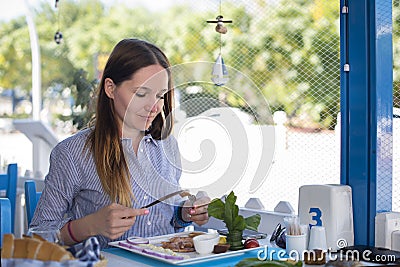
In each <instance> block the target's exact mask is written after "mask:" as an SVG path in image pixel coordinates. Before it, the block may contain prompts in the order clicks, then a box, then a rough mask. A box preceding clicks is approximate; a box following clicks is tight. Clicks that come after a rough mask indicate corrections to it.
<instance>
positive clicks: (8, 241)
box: [1, 234, 14, 259]
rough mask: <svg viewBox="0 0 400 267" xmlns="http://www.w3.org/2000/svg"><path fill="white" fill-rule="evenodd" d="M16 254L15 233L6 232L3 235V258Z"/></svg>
mask: <svg viewBox="0 0 400 267" xmlns="http://www.w3.org/2000/svg"><path fill="white" fill-rule="evenodd" d="M13 254H14V235H13V234H4V235H3V247H2V249H1V258H2V259H9V258H12V257H13Z"/></svg>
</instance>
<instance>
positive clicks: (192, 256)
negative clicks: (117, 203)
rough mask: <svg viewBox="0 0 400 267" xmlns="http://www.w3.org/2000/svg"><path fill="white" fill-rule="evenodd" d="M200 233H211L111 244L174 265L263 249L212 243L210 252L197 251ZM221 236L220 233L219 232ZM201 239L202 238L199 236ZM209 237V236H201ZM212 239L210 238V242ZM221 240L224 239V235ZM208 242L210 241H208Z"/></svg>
mask: <svg viewBox="0 0 400 267" xmlns="http://www.w3.org/2000/svg"><path fill="white" fill-rule="evenodd" d="M200 235H209V233H206V232H199V231H190V232H181V233H175V234H169V235H162V236H154V237H149V238H138V237H131V238H128V239H126V240H121V241H113V242H110V243H109V245H110V246H114V247H118V248H121V249H124V250H128V251H130V252H132V253H135V254H138V255H142V256H144V257H148V258H153V259H155V260H159V261H162V262H167V263H170V264H174V265H188V264H193V263H198V262H204V261H211V260H217V259H222V258H226V257H234V256H238V255H242V254H244V253H247V252H250V251H253V250H260V249H263V248H262V247H261V246H262V244H260V247H252V248H248V249H242V250H235V251H231V250H228V248H229V246H228V245H225V244H223V243H224V242H223V241H222V243H218V241H217V243H218V244H217V245H215V243H210V244H211V245H210V246H212V248H210V249H209V251H211V252H209V253H204V250H203V249H202V253H201V254H200V253H199V252H197V251H196V249H195V245H194V241H193V239H195V240H196V238H195V237H197V236H200ZM217 235H218V236H219V234H217ZM197 239H199V240H200V238H197ZM201 239H204V240H205V239H207V238H201ZM211 240H212V239H210V242H213V241H211ZM221 240H224V237H223V236H222V238H221ZM207 242H208V241H207Z"/></svg>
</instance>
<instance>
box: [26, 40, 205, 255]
mask: <svg viewBox="0 0 400 267" xmlns="http://www.w3.org/2000/svg"><path fill="white" fill-rule="evenodd" d="M173 101H174V91H173V86H172V78H171V72H170V64H169V62H168V59H167V57H166V56H165V55H164V53H163V52H162V51H161V50H160V49H159V48H158V47H156V46H154V45H153V44H150V43H148V42H146V41H142V40H138V39H124V40H122V41H120V42H119V43H118V44H117V45H116V46H115V48H114V49H113V51H112V53H111V55H110V57H109V59H108V61H107V64H106V66H105V69H104V72H103V76H102V79H101V81H100V84H99V88H98V95H97V110H96V116H95V120H94V123H93V124H92V126H91V127H89V128H87V129H85V130H82V131H80V132H78V133H77V134H75V135H73V136H71V137H69V138H67V139H65V140H64V141H62V142H60V143H59V144H58V145H57V146H56V147H55V148H54V149H53V151H52V153H51V156H50V168H49V173H48V174H47V176H46V178H45V188H44V190H43V193H42V196H41V198H40V201H39V203H38V205H37V208H36V211H35V215H34V217H33V219H32V222H31V225H30V226H31V227H32V226H38V225H41V226H55V225H56V226H58V227H59V228H60V229H61V236H62V239H63V241H64V243H65V244H67V245H71V244H74V243H77V242H81V241H83V240H85V239H87V238H88V237H90V236H97V238H98V239H99V241H100V245H101V247H103V248H104V247H106V246H107V243H108V242H110V241H112V240H121V239H126V238H127V237H129V236H142V237H147V236H154V235H163V234H169V233H174V232H177V231H180V230H182V229H183V227H185V226H187V225H188V224H190V223H191V222H195V223H197V224H199V225H202V224H204V223H206V222H207V221H208V213H207V203H208V202H209V201H210V199H209V198H208V197H203V198H201V199H197V200H196V201H195V202H194V203H189V200H186V201H185V200H184V199H181V198H180V197H179V196H178V197H175V198H173V199H170V200H169V201H166V202H162V203H159V204H157V205H154V206H151V207H149V208H147V209H144V208H141V207H143V206H146V205H147V204H149V203H151V202H152V201H154V200H156V199H158V198H159V197H161V196H164V195H167V194H168V193H171V192H174V191H177V190H179V189H180V188H179V178H180V175H181V169H180V154H179V150H178V145H177V142H176V140H175V139H174V137H173V136H172V135H171V131H172V126H173V118H172V109H173ZM183 205H184V207H182V206H183ZM189 205H190V206H189Z"/></svg>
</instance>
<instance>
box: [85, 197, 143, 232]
mask: <svg viewBox="0 0 400 267" xmlns="http://www.w3.org/2000/svg"><path fill="white" fill-rule="evenodd" d="M148 213H149V210H147V209H133V208H127V207H125V206H122V205H120V204H116V203H113V204H111V205H109V206H106V207H104V208H102V209H100V210H99V211H97V212H95V213H93V214H91V215H89V216H87V217H85V219H86V223H87V225H88V227H89V229H90V236H93V235H102V236H105V237H108V238H110V239H112V240H114V239H116V238H118V237H120V236H122V235H123V234H124V233H125V232H126V231H128V230H129V229H130V228H131V227H132V225H133V224H134V223H135V221H136V216H141V215H146V214H148Z"/></svg>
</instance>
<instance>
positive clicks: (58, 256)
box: [50, 245, 74, 261]
mask: <svg viewBox="0 0 400 267" xmlns="http://www.w3.org/2000/svg"><path fill="white" fill-rule="evenodd" d="M73 258H74V257H73V256H72V254H71V253H70V252H69V251H67V250H66V249H65V248H63V247H61V246H57V245H56V247H54V250H53V253H52V254H51V258H50V260H52V261H65V260H72V259H73Z"/></svg>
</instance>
